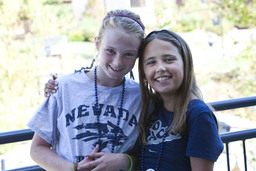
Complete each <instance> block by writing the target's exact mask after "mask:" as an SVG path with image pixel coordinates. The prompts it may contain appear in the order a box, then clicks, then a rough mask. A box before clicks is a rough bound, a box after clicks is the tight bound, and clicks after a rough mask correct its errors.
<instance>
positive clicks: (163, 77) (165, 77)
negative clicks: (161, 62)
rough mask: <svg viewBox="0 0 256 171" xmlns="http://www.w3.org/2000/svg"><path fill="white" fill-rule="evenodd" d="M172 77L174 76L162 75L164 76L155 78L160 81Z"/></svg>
mask: <svg viewBox="0 0 256 171" xmlns="http://www.w3.org/2000/svg"><path fill="white" fill-rule="evenodd" d="M171 77H172V76H162V77H158V78H156V79H155V80H156V81H157V82H160V81H165V80H168V79H170V78H171Z"/></svg>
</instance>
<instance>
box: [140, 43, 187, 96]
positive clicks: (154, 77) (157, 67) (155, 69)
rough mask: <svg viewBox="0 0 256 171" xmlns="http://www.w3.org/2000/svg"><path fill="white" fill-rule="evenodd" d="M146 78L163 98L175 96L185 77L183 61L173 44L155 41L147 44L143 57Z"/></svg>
mask: <svg viewBox="0 0 256 171" xmlns="http://www.w3.org/2000/svg"><path fill="white" fill-rule="evenodd" d="M143 67H144V73H145V78H146V80H147V82H148V83H149V84H150V86H151V87H152V88H153V89H154V90H155V91H156V92H158V93H159V94H160V95H161V96H162V97H163V96H174V95H175V93H176V92H177V90H178V89H179V87H180V85H181V83H182V81H183V77H184V71H183V68H184V67H183V60H182V57H181V55H180V52H179V50H178V48H177V47H176V46H174V45H173V44H172V43H170V42H168V41H164V40H160V39H154V40H152V41H151V42H150V43H149V44H147V46H146V48H145V50H144V55H143Z"/></svg>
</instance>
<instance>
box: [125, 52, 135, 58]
mask: <svg viewBox="0 0 256 171" xmlns="http://www.w3.org/2000/svg"><path fill="white" fill-rule="evenodd" d="M125 56H126V57H129V58H130V57H133V56H135V54H133V53H125Z"/></svg>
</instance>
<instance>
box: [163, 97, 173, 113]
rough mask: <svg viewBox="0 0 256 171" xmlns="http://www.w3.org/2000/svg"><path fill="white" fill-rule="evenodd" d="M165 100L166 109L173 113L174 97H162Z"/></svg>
mask: <svg viewBox="0 0 256 171" xmlns="http://www.w3.org/2000/svg"><path fill="white" fill-rule="evenodd" d="M161 97H162V99H163V104H164V108H165V109H166V110H167V111H169V112H173V110H174V100H175V98H174V96H162V95H161Z"/></svg>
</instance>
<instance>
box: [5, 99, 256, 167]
mask: <svg viewBox="0 0 256 171" xmlns="http://www.w3.org/2000/svg"><path fill="white" fill-rule="evenodd" d="M209 104H210V105H211V106H212V107H213V108H214V109H215V111H223V110H230V109H237V108H244V107H250V106H255V105H256V96H251V97H244V98H237V99H231V100H224V101H217V102H211V103H209ZM33 134H34V132H33V131H31V130H30V129H23V130H17V131H10V132H4V133H0V145H2V144H8V143H14V142H20V141H26V140H31V139H32V137H33ZM220 136H221V139H222V141H223V143H224V144H225V146H226V155H227V169H228V171H230V159H229V143H230V142H234V141H242V142H243V153H244V166H245V171H247V158H246V146H245V140H247V139H251V138H256V128H255V129H248V130H243V131H236V132H226V133H221V135H220ZM21 170H22V171H42V170H44V169H42V168H41V167H39V166H29V167H24V168H17V169H13V170H8V171H21Z"/></svg>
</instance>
